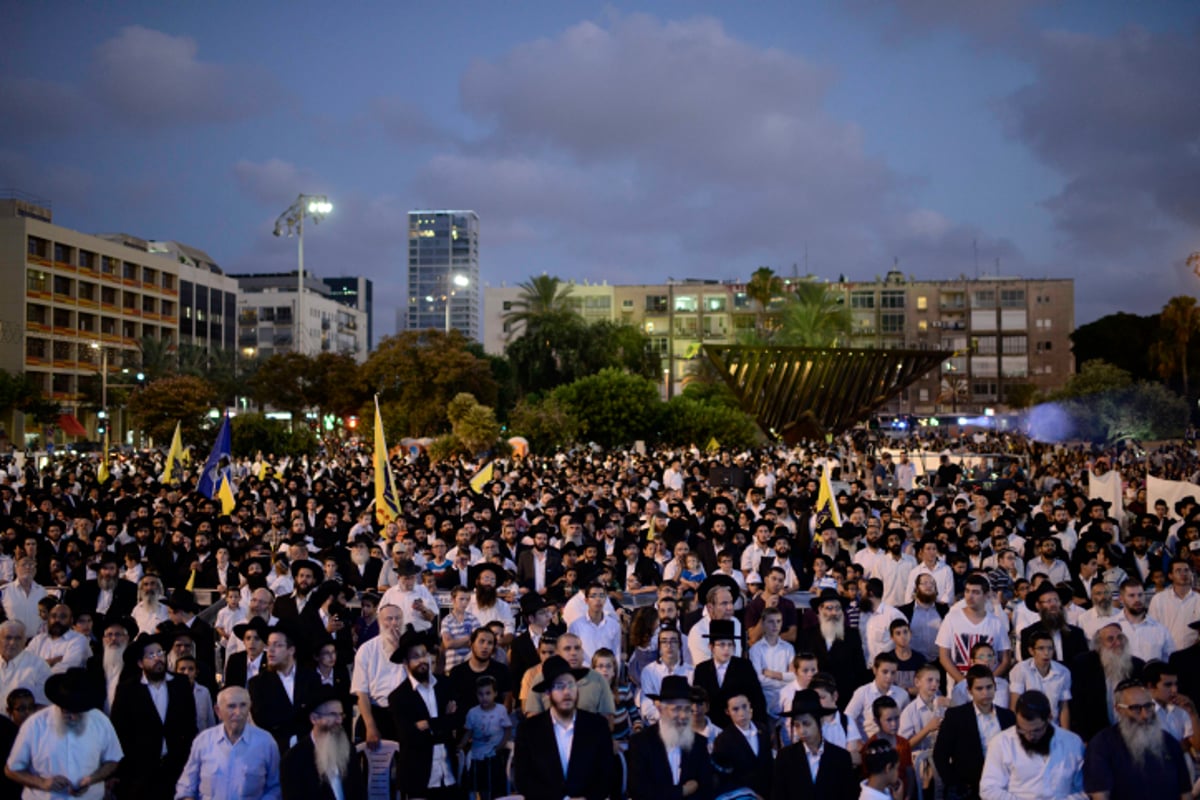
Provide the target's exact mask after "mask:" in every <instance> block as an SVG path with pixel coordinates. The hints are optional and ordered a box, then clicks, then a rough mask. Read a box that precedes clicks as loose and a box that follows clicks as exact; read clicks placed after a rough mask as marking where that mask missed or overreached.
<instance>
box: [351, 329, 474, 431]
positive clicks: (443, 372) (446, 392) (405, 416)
mask: <svg viewBox="0 0 1200 800" xmlns="http://www.w3.org/2000/svg"><path fill="white" fill-rule="evenodd" d="M467 345H468V342H467V339H466V337H465V336H463V335H462V333H461V332H460V331H458V330H452V331H451V332H450V333H449V334H446V333H444V332H442V331H439V330H433V329H430V330H424V331H405V332H404V333H401V334H398V335H396V336H387V337H385V338H384V339H383V341H382V342H380V343H379V346H378V347H377V348H376V349H375V352H374V353H372V354H371V356H370V357H369V358H368V359H367V361H366V363H365V364H363V365H362V376H363V380H364V382H365V384H366V388H367V390H368V391H370V392H377V393H379V395H380V399H381V401H387V402H389V403H395V404H396V406H395V407H394V408H393V409H391V410H390V413H391V414H393V415H394V416H392V417H391V418H392V420H394V422H393V423H392V424H395V425H396V426H397V427H398V428H399V431H398V432H400V433H402V434H403V435H407V436H431V435H434V434H436V433H438V432H440V431H445V430H446V429H447V427H448V421H447V419H446V416H445V408H446V406H447V404H449V402H450V400H452V399H453V398H454V396H455V395H457V394H458V393H459V392H467V393H469V394H471V395H473V396H475V397H476V398H478V399H479V402H481V403H483V404H484V405H489V406H491V405H493V404H494V403H495V401H496V395H497V388H498V387H497V385H496V380H495V378H493V377H492V370H491V365H490V364H489V363H488V361H487V360H486V359H482V358H478V357H476V356H475V355H473V354H471V353H470V352H469V351H468V349H467ZM393 435H394V434H393V433H392V432H391V430H389V431H388V436H393ZM389 441H391V439H389Z"/></svg>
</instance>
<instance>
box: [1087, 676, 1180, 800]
mask: <svg viewBox="0 0 1200 800" xmlns="http://www.w3.org/2000/svg"><path fill="white" fill-rule="evenodd" d="M1113 694H1114V700H1115V706H1116V709H1117V723H1116V724H1115V725H1112V726H1109V727H1107V728H1105V729H1104V730H1102V731H1100V732H1099V733H1098V734H1096V736H1095V738H1093V739H1092V741H1091V742H1089V743H1088V748H1087V753H1086V755H1085V756H1084V760H1083V788H1084V790H1085V791H1086V792H1088V794H1089V795H1090V796H1091V797H1093V798H1105V799H1106V800H1141V799H1142V798H1154V800H1167V799H1168V798H1179V799H1180V800H1186V799H1187V798H1190V797H1191V796H1192V792H1191V788H1192V787H1191V779H1190V777H1189V775H1188V766H1187V761H1186V760H1185V758H1184V755H1183V749H1182V748H1181V747H1180V745H1179V742H1177V741H1176V740H1175V738H1174V737H1173V736H1171V735H1170V734H1169V733H1167V732H1166V731H1164V730H1163V728H1162V723H1161V722H1160V721H1159V718H1158V714H1157V713H1156V708H1155V703H1154V698H1153V697H1152V696H1151V695H1150V690H1148V689H1147V688H1146V687H1145V686H1144V685H1143V684H1142V682H1141V681H1137V680H1128V681H1122V682H1121V683H1119V684H1117V687H1116V689H1115V690H1114V692H1113Z"/></svg>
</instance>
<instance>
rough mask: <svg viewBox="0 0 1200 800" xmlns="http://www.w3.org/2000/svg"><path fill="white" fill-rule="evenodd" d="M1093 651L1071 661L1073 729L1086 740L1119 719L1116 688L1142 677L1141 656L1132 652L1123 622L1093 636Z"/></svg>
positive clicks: (1112, 624) (1103, 629) (1101, 629)
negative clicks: (1114, 694)
mask: <svg viewBox="0 0 1200 800" xmlns="http://www.w3.org/2000/svg"><path fill="white" fill-rule="evenodd" d="M1092 647H1093V650H1092V652H1088V653H1083V654H1082V655H1079V656H1076V657H1075V660H1074V661H1072V662H1071V665H1070V668H1071V702H1070V710H1071V730H1073V731H1075V732H1076V733H1078V734H1079V736H1080V738H1082V739H1083V740H1084V741H1085V742H1087V741H1090V740H1091V738H1092V737H1093V736H1095V735H1096V734H1097V733H1099V732H1100V731H1101V730H1103V729H1104V728H1107V727H1108V726H1109V725H1111V724H1112V723H1114V722H1116V721H1117V709H1116V707H1115V705H1114V700H1113V690H1114V688H1115V687H1116V686H1117V685H1119V684H1120V683H1121V682H1122V681H1124V680H1126V679H1129V678H1137V679H1140V678H1141V676H1142V667H1143V666H1145V664H1144V663H1143V661H1142V660H1141V659H1140V658H1136V657H1134V655H1133V654H1132V653H1130V652H1129V640H1128V639H1127V638H1125V634H1124V632H1122V630H1121V624H1120V622H1118V621H1117V620H1112V621H1110V622H1109V623H1108V624H1106V625H1105V626H1104V627H1102V628H1100V630H1098V631H1096V635H1095V636H1094V637H1093V638H1092Z"/></svg>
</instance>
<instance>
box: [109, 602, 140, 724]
mask: <svg viewBox="0 0 1200 800" xmlns="http://www.w3.org/2000/svg"><path fill="white" fill-rule="evenodd" d="M136 633H137V626H136V625H135V624H134V622H133V620H131V619H129V618H128V617H125V618H124V619H114V620H111V621H109V622H108V623H107V624H106V625H105V626H104V634H103V650H102V651H101V656H100V668H101V669H102V670H103V671H104V686H105V689H104V713H105V714H107V713H109V712H110V711H111V710H112V701H113V698H114V697H115V696H116V694H117V684H118V683H120V682H121V673H122V672H123V671H124V669H125V648H126V647H128V646H129V640H130V639H132V638H133V636H134V635H135V634H136Z"/></svg>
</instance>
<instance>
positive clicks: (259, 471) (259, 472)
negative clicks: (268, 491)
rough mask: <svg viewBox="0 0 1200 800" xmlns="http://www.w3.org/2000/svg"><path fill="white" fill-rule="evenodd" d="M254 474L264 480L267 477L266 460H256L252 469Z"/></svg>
mask: <svg viewBox="0 0 1200 800" xmlns="http://www.w3.org/2000/svg"><path fill="white" fill-rule="evenodd" d="M254 475H255V477H256V478H258V479H259V480H260V481H265V480H266V479H267V462H266V461H259V462H258V465H257V467H256V468H255V471H254Z"/></svg>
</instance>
